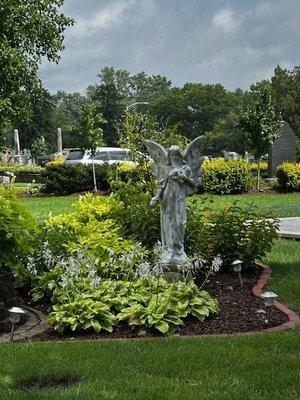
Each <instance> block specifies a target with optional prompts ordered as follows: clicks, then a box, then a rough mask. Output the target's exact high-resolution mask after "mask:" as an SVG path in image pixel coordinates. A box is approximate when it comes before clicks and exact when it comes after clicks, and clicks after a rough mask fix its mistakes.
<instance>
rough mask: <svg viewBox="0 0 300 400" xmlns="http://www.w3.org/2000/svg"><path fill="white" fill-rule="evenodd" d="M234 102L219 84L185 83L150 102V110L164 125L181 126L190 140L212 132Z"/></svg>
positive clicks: (233, 97) (234, 97)
mask: <svg viewBox="0 0 300 400" xmlns="http://www.w3.org/2000/svg"><path fill="white" fill-rule="evenodd" d="M235 101H236V96H235V95H234V93H232V92H229V91H227V90H226V89H225V88H224V87H223V86H222V85H220V84H216V85H209V84H202V83H186V84H185V85H184V86H183V88H174V89H172V90H171V91H170V93H168V94H166V95H164V96H161V97H159V98H158V99H157V100H155V101H153V102H152V103H151V110H152V112H153V113H154V115H156V116H157V117H158V119H159V120H161V121H162V122H163V123H165V124H167V125H168V124H171V125H173V124H175V123H177V124H180V125H181V132H182V133H183V134H184V135H185V136H187V137H188V138H190V139H193V138H195V137H197V136H199V135H202V134H205V133H206V132H209V131H212V130H213V127H214V125H215V123H216V121H218V120H219V119H220V118H222V117H224V116H226V115H227V114H228V113H229V112H230V110H231V109H232V107H233V105H234V103H235Z"/></svg>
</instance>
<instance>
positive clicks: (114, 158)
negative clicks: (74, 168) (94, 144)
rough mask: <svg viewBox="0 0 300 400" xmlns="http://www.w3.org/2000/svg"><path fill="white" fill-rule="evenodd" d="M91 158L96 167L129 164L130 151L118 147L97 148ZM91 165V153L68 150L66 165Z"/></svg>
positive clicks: (88, 151)
mask: <svg viewBox="0 0 300 400" xmlns="http://www.w3.org/2000/svg"><path fill="white" fill-rule="evenodd" d="M93 158H94V164H96V165H99V164H100V165H101V164H104V163H107V164H117V163H122V162H130V150H129V149H122V148H120V147H98V148H97V149H96V152H95V155H94V157H93ZM92 163H93V160H92V157H91V151H90V150H81V149H70V150H69V152H68V154H67V155H66V158H65V161H64V164H67V165H69V164H71V165H74V164H83V165H88V164H92Z"/></svg>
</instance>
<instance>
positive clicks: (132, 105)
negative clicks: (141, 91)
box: [126, 101, 149, 111]
mask: <svg viewBox="0 0 300 400" xmlns="http://www.w3.org/2000/svg"><path fill="white" fill-rule="evenodd" d="M148 104H149V103H148V101H137V102H136V103H132V104H129V106H127V107H126V111H128V110H130V109H131V108H133V107H135V106H139V105H144V106H147V105H148Z"/></svg>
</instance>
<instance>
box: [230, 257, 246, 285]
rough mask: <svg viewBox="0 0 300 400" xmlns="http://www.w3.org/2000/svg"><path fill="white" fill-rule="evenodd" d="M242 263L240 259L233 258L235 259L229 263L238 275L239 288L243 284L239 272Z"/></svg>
mask: <svg viewBox="0 0 300 400" xmlns="http://www.w3.org/2000/svg"><path fill="white" fill-rule="evenodd" d="M242 263H243V261H241V260H235V261H233V262H232V263H231V265H232V266H233V270H234V272H236V273H237V274H238V276H239V280H240V285H241V288H242V287H243V286H244V284H243V279H242V274H241V271H242Z"/></svg>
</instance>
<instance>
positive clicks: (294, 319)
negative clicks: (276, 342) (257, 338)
mask: <svg viewBox="0 0 300 400" xmlns="http://www.w3.org/2000/svg"><path fill="white" fill-rule="evenodd" d="M255 264H256V265H258V266H259V267H260V268H262V270H263V271H262V274H261V277H260V278H259V280H258V282H257V283H256V285H255V286H253V288H252V292H253V294H254V296H256V297H259V298H261V294H262V289H263V287H264V286H265V285H266V284H267V283H268V281H269V279H270V276H271V273H272V269H271V268H270V267H268V266H267V265H265V264H263V263H261V262H256V263H255ZM274 307H275V308H277V310H278V311H279V312H281V313H282V314H284V315H285V316H286V317H287V318H288V321H287V322H284V323H283V324H281V325H277V326H273V327H271V328H265V329H262V330H261V331H258V333H259V332H280V331H286V330H288V329H292V328H296V326H298V325H300V317H299V315H298V314H297V313H296V312H295V311H293V310H291V309H289V308H288V307H287V306H285V305H284V304H282V303H280V302H279V301H275V302H274Z"/></svg>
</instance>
